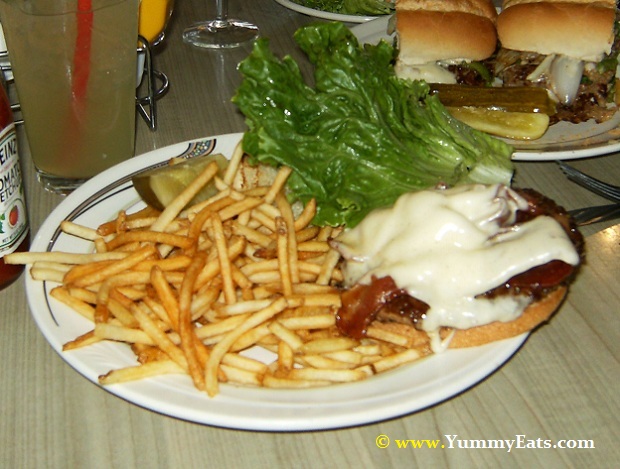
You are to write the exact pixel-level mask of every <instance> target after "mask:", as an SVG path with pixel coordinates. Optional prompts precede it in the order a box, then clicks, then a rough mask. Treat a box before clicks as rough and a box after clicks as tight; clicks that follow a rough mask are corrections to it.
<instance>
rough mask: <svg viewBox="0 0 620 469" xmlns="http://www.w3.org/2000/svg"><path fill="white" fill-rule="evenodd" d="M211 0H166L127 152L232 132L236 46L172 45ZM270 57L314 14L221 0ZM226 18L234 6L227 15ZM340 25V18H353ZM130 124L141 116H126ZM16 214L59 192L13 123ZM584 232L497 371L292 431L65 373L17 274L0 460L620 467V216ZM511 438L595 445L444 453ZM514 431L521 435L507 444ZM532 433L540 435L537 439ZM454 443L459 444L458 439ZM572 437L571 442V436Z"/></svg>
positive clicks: (613, 162) (565, 187)
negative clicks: (21, 187)
mask: <svg viewBox="0 0 620 469" xmlns="http://www.w3.org/2000/svg"><path fill="white" fill-rule="evenodd" d="M212 3H214V2H206V1H204V0H203V1H198V0H185V1H181V2H177V4H176V7H175V11H174V15H173V18H172V21H171V23H170V25H169V28H168V30H167V37H166V39H165V41H164V43H163V44H162V45H160V46H159V47H158V49H157V50H156V55H155V65H156V68H158V69H160V70H162V71H164V72H165V73H166V74H167V75H168V77H169V79H170V90H169V92H168V94H167V95H166V96H165V97H164V98H163V99H161V100H160V101H159V103H158V114H159V122H158V124H159V125H158V129H157V131H156V132H151V131H149V130H148V129H147V127H146V125H145V124H144V122H142V121H141V120H138V121H137V138H136V153H137V154H141V153H144V152H147V151H150V150H153V149H157V148H161V147H164V146H167V145H170V144H173V143H177V142H181V141H185V140H190V139H195V138H200V137H205V136H211V135H221V134H226V133H231V132H241V131H243V130H244V129H245V124H244V119H243V116H242V115H241V114H240V113H239V111H238V110H237V109H236V107H235V106H234V105H233V104H231V102H230V98H231V96H232V94H233V93H234V91H235V89H236V87H237V86H238V84H239V81H240V77H239V75H238V73H237V71H236V65H237V63H238V62H239V61H240V60H242V59H243V58H244V57H245V56H246V55H247V54H248V52H249V50H250V49H249V47H241V48H239V49H236V50H228V51H205V50H198V49H194V48H191V47H189V46H187V45H185V44H183V43H182V41H181V32H182V30H183V29H184V28H185V27H187V26H188V25H189V24H190V23H192V22H194V21H196V20H200V19H204V18H207V17H210V16H213V15H214V13H215V12H214V9H213V8H212V5H211V4H212ZM230 12H231V13H234V16H237V17H241V18H244V19H248V20H251V21H253V22H255V23H256V24H257V25H259V26H260V28H261V32H262V35H263V36H266V37H268V38H270V41H271V46H272V49H273V50H274V51H276V53H278V54H281V55H284V54H290V55H292V56H293V57H294V58H295V59H297V60H298V61H300V63H303V61H304V60H305V59H304V57H303V56H302V55H301V52H300V51H299V50H298V49H297V48H296V46H295V44H294V42H293V40H292V33H293V32H294V31H295V30H296V29H297V28H298V27H300V26H302V25H305V24H308V23H310V22H312V21H315V19H314V18H311V17H308V16H304V15H301V14H298V13H296V12H293V11H291V10H288V9H286V8H284V7H282V6H281V5H279V4H278V3H276V2H275V1H274V0H254V1H252V2H247V1H245V2H243V1H241V0H231V1H230ZM231 16H233V15H231ZM351 26H352V25H351ZM138 119H139V118H138ZM20 143H21V148H22V150H23V152H22V153H23V154H22V157H23V165H24V173H25V181H26V189H27V195H28V204H29V211H30V220H31V227H32V231H33V233H36V231H37V230H38V228H39V227H40V226H41V224H42V223H43V221H44V220H45V218H46V217H47V215H48V214H49V213H50V212H51V211H52V210H53V209H54V208H55V207H56V206H57V205H58V204H59V203H60V202H62V197H60V196H56V195H50V194H49V193H46V192H44V191H43V190H42V189H41V188H40V187H39V185H38V183H37V181H36V178H35V176H34V171H33V169H32V165H31V163H30V161H29V155H28V148H27V142H26V141H25V137H24V135H23V133H21V131H20ZM574 165H575V166H576V167H579V168H581V169H583V170H586V171H587V172H588V173H591V174H593V175H595V176H598V177H600V178H603V179H606V180H609V181H616V182H617V181H620V155H617V154H612V155H607V156H602V157H596V158H591V159H583V160H577V161H574ZM515 183H516V185H518V186H522V187H533V188H535V189H538V190H540V191H541V192H543V193H545V194H546V195H548V196H550V197H552V198H554V199H555V200H557V201H558V202H559V203H560V204H562V205H564V206H565V207H566V208H569V209H570V208H576V207H580V206H585V205H589V204H597V203H604V199H602V198H600V197H598V196H596V195H593V194H591V193H589V192H587V191H586V190H584V189H582V188H580V187H578V186H576V185H574V184H573V183H570V182H568V181H567V180H566V179H565V178H564V177H563V176H562V174H561V172H560V170H559V168H558V167H557V165H555V164H554V163H553V162H519V163H517V164H516V176H515ZM614 223H617V221H616V222H609V223H608V224H607V225H605V224H599V225H592V226H589V227H586V228H585V229H584V234H585V235H587V259H588V260H587V263H586V265H585V266H584V267H583V268H582V270H581V272H580V275H579V276H578V279H577V281H576V282H575V284H574V285H573V287H572V289H571V292H570V295H569V297H568V299H567V300H566V302H565V303H564V304H563V306H562V307H561V309H560V310H559V311H558V313H557V314H556V315H555V317H553V319H552V320H551V322H550V323H549V324H548V325H545V326H544V327H541V328H540V329H539V330H537V331H536V332H535V333H534V334H532V335H531V336H530V338H529V339H528V340H527V342H526V343H525V345H524V346H523V347H522V348H521V349H520V350H519V351H518V352H517V353H516V354H515V356H514V357H513V358H512V359H511V360H509V361H508V363H506V364H505V365H504V366H503V367H501V368H500V369H499V370H498V371H497V372H495V373H493V374H492V375H491V376H489V377H488V378H487V379H485V380H483V381H482V382H480V383H479V384H477V385H475V386H473V387H472V388H471V389H468V390H467V391H466V392H463V393H462V394H460V395H458V396H456V397H454V398H452V399H450V400H448V401H446V402H443V403H440V404H438V405H435V406H433V407H431V408H428V409H425V410H423V411H420V412H417V413H414V414H411V415H406V416H403V417H400V418H396V419H392V420H390V421H384V422H380V423H375V424H369V425H364V426H360V427H356V428H348V429H339V430H331V431H320V432H303V433H268V432H248V431H239V430H228V429H221V428H215V427H210V426H203V425H198V424H193V423H189V422H185V421H181V420H177V419H174V418H171V417H167V416H163V415H159V414H157V413H154V412H151V411H148V410H145V409H142V408H140V407H138V406H136V405H133V404H131V403H128V402H125V401H124V400H122V399H119V398H117V397H114V396H113V395H112V394H110V393H108V392H106V391H105V390H104V389H102V388H101V387H99V386H97V385H95V384H93V383H91V382H89V381H87V380H86V379H85V378H83V377H82V376H80V375H79V374H78V373H76V372H75V371H74V370H73V369H72V368H70V367H69V366H68V365H67V364H65V362H64V361H63V360H62V359H61V358H60V357H59V356H58V355H57V354H56V353H54V352H53V350H52V349H51V348H50V346H49V345H48V344H47V342H46V341H45V339H44V338H43V336H42V335H41V334H40V332H39V331H38V329H37V327H36V325H35V323H34V321H33V320H32V318H31V316H30V312H29V310H28V306H27V302H26V295H25V290H24V282H23V278H21V279H19V280H18V281H17V282H16V283H14V284H13V285H11V286H10V287H9V288H7V289H5V290H4V291H2V292H1V293H0V311H1V313H0V357H2V365H1V366H0V409H1V410H0V412H1V416H2V418H1V423H0V441H3V442H4V443H3V444H2V445H1V446H0V466H2V467H15V468H22V467H23V468H26V467H28V468H31V467H32V468H34V467H37V468H41V467H137V466H141V467H205V466H212V467H224V466H228V467H233V466H234V467H283V466H287V467H291V466H294V467H353V466H359V467H399V466H411V465H417V464H420V465H426V466H428V465H432V466H435V465H436V466H459V467H468V466H469V467H474V466H476V467H480V466H491V465H493V466H495V465H497V464H502V465H504V466H507V467H510V466H525V465H526V464H527V465H531V464H536V465H541V466H543V465H544V466H545V467H560V466H562V467H565V466H575V467H582V466H585V465H586V464H588V465H593V466H595V467H602V466H607V465H612V464H613V461H616V463H617V461H618V460H620V449H619V448H620V445H618V441H620V425H619V417H618V416H619V415H620V386H619V378H620V363H619V360H620V346H619V343H620V341H619V340H618V338H620V321H618V320H617V317H616V313H617V311H618V305H620V294H619V291H620V290H619V288H618V287H619V286H620V285H619V284H618V278H620V267H619V266H620V263H619V262H618V260H619V256H618V252H619V251H618V248H619V245H620V225H617V224H615V225H614ZM379 435H387V436H388V437H390V438H391V439H392V440H395V439H429V440H435V439H439V440H441V443H442V444H444V445H445V448H443V449H435V450H432V449H417V450H414V449H412V448H407V449H399V448H397V447H396V445H394V444H392V445H391V446H390V447H388V448H385V449H379V448H378V447H377V445H376V443H375V440H376V438H377V437H378V436H379ZM446 435H457V437H456V438H458V439H459V440H461V441H462V444H464V443H469V444H473V445H476V444H480V441H482V440H484V441H487V440H514V439H518V438H522V439H523V441H524V442H528V443H529V444H530V445H534V446H535V445H537V444H538V445H540V444H541V442H542V441H543V440H550V441H552V442H554V443H555V442H556V441H559V440H574V442H575V444H577V440H583V441H584V442H585V443H588V444H592V445H593V446H594V447H595V448H594V449H557V448H550V449H549V448H548V449H543V448H520V449H515V448H513V449H512V451H510V452H509V451H507V450H506V449H480V448H473V449H464V448H458V447H457V448H453V449H450V448H448V446H449V444H448V437H447V436H446ZM519 435H523V436H522V437H519ZM537 441H538V443H537ZM463 442H464V443H463ZM569 444H570V443H569Z"/></svg>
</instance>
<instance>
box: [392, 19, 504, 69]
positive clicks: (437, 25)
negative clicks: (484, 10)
mask: <svg viewBox="0 0 620 469" xmlns="http://www.w3.org/2000/svg"><path fill="white" fill-rule="evenodd" d="M396 30H397V33H398V38H399V39H398V40H399V56H398V60H399V61H401V62H403V63H406V64H425V63H429V62H435V61H438V60H483V59H486V58H488V57H490V56H491V55H492V54H493V52H494V51H495V48H496V45H497V35H496V32H495V25H494V23H493V22H492V21H491V20H490V19H489V18H487V17H483V16H479V15H475V14H471V13H462V12H440V11H422V10H405V11H399V10H397V11H396ZM437 38H441V40H437Z"/></svg>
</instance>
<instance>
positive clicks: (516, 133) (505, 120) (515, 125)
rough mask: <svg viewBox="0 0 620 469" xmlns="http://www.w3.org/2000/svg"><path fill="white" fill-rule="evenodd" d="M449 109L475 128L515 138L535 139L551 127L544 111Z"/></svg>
mask: <svg viewBox="0 0 620 469" xmlns="http://www.w3.org/2000/svg"><path fill="white" fill-rule="evenodd" d="M447 109H448V111H449V112H450V114H452V115H453V116H454V117H455V118H456V119H458V120H460V121H461V122H464V123H465V124H467V125H469V126H470V127H473V128H474V129H477V130H481V131H482V132H486V133H488V134H491V135H495V136H498V137H504V138H510V139H514V140H535V139H537V138H540V137H542V136H543V135H544V133H545V132H546V131H547V128H548V127H549V116H548V115H547V114H544V113H542V112H508V111H502V110H496V109H486V108H481V107H470V106H464V107H456V108H453V107H448V108H447Z"/></svg>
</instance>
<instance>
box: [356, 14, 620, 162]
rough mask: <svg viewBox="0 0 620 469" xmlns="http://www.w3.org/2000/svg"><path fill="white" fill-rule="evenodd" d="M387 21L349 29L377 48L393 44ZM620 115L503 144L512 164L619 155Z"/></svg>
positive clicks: (557, 127)
mask: <svg viewBox="0 0 620 469" xmlns="http://www.w3.org/2000/svg"><path fill="white" fill-rule="evenodd" d="M389 18H390V17H389V16H388V17H381V18H377V19H375V20H373V21H369V22H367V23H365V24H360V25H357V26H354V27H352V28H351V31H352V32H353V34H355V36H356V37H357V39H358V40H359V41H360V43H370V44H376V43H378V42H379V41H380V40H381V39H385V40H386V41H388V42H390V43H392V42H393V41H394V35H393V34H392V35H390V34H388V31H387V28H388V21H389ZM619 124H620V112H618V113H617V114H616V115H615V116H614V117H613V118H612V119H611V120H609V121H607V122H604V123H602V124H596V123H591V122H584V123H582V124H570V123H568V122H562V123H559V124H556V125H553V126H551V127H550V128H549V130H548V131H547V133H546V134H545V135H543V136H542V137H541V138H540V139H538V140H532V141H530V142H523V141H517V140H506V141H507V142H508V143H510V144H511V145H513V146H514V148H515V152H514V154H513V156H512V159H513V160H515V161H555V160H571V159H577V158H592V157H595V156H600V155H605V154H608V153H613V152H616V151H620V129H619V128H618V125H619Z"/></svg>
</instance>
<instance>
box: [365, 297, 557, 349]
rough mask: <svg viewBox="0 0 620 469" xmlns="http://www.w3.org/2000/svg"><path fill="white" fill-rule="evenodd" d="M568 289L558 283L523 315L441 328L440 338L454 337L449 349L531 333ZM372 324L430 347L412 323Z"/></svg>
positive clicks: (426, 337)
mask: <svg viewBox="0 0 620 469" xmlns="http://www.w3.org/2000/svg"><path fill="white" fill-rule="evenodd" d="M567 291H568V289H567V287H566V286H563V285H561V286H558V287H557V288H555V289H554V290H552V291H551V292H549V293H548V294H547V295H545V296H544V297H542V298H541V299H539V300H537V301H535V302H533V303H532V304H530V305H529V306H528V307H527V308H526V309H525V311H524V312H523V313H522V314H521V316H519V317H518V318H517V319H515V320H513V321H509V322H501V321H495V322H492V323H490V324H485V325H483V326H477V327H472V328H469V329H449V328H442V329H441V331H440V337H441V339H442V340H446V339H448V338H450V336H451V338H450V340H449V343H448V348H467V347H478V346H480V345H485V344H489V343H491V342H496V341H498V340H504V339H509V338H511V337H516V336H518V335H521V334H525V333H527V332H531V331H533V330H534V329H536V328H537V327H539V326H541V325H542V324H544V323H545V322H547V321H548V320H549V319H550V318H551V316H552V315H553V313H555V311H556V310H557V309H558V308H559V306H560V305H561V304H562V302H563V301H564V298H565V297H566V294H567ZM372 327H373V328H377V329H382V330H384V331H386V332H389V333H393V334H397V335H400V336H404V337H407V338H408V339H409V341H410V344H409V345H410V346H411V347H416V348H417V347H427V348H429V349H430V346H431V345H430V342H431V339H430V337H429V335H428V334H427V333H426V332H424V331H421V330H418V329H416V328H415V327H413V326H410V325H407V324H399V323H395V322H379V321H375V322H373V323H372Z"/></svg>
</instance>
